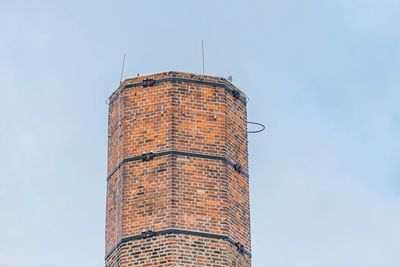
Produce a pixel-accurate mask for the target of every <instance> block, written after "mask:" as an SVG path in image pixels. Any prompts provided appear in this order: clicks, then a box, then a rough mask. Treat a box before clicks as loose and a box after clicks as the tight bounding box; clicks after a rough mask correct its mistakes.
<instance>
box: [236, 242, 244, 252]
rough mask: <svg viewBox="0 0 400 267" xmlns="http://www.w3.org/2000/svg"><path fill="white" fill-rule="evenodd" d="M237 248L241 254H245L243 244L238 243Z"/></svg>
mask: <svg viewBox="0 0 400 267" xmlns="http://www.w3.org/2000/svg"><path fill="white" fill-rule="evenodd" d="M235 246H236V247H237V249H238V250H239V252H240V253H242V254H243V253H244V246H243V245H242V244H240V243H239V242H236V244H235Z"/></svg>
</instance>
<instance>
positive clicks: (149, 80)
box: [143, 78, 156, 88]
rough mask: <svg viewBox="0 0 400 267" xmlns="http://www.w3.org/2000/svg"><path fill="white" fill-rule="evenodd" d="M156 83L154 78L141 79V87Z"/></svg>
mask: <svg viewBox="0 0 400 267" xmlns="http://www.w3.org/2000/svg"><path fill="white" fill-rule="evenodd" d="M155 83H156V81H155V80H154V79H149V78H146V79H144V80H143V88H145V87H148V86H153V85H154V84H155Z"/></svg>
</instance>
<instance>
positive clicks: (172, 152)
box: [107, 150, 249, 180]
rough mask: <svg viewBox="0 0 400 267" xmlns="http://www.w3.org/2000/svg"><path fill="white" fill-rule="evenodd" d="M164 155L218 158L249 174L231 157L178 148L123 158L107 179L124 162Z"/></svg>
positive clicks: (145, 159) (238, 170)
mask: <svg viewBox="0 0 400 267" xmlns="http://www.w3.org/2000/svg"><path fill="white" fill-rule="evenodd" d="M166 155H181V156H188V157H194V158H203V159H212V160H220V161H223V162H225V163H226V164H229V165H231V166H232V167H233V168H234V169H235V170H236V171H237V172H239V173H240V174H242V175H244V176H245V177H247V178H249V174H248V173H247V172H245V171H244V170H243V168H242V166H241V165H240V164H238V163H235V162H233V161H232V160H231V159H229V158H227V157H223V156H215V155H208V154H200V153H193V152H187V151H179V150H167V151H160V152H149V153H143V154H142V155H140V156H134V157H129V158H124V159H123V160H121V161H120V162H119V163H118V164H117V166H116V167H115V168H114V169H113V170H112V171H111V172H110V173H109V174H108V176H107V180H108V179H110V178H111V176H112V175H113V174H114V173H115V172H116V171H117V170H118V169H119V168H121V166H122V165H124V164H125V163H126V162H130V161H149V160H151V159H153V158H155V157H162V156H166Z"/></svg>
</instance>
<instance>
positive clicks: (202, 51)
mask: <svg viewBox="0 0 400 267" xmlns="http://www.w3.org/2000/svg"><path fill="white" fill-rule="evenodd" d="M201 53H202V56H203V75H204V41H203V40H201Z"/></svg>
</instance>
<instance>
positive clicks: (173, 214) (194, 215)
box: [106, 72, 251, 267]
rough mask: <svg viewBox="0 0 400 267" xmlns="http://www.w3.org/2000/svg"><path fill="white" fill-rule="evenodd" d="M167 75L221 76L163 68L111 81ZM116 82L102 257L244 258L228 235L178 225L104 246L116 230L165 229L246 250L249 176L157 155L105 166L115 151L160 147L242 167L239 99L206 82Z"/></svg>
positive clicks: (210, 262) (213, 261) (131, 260)
mask: <svg viewBox="0 0 400 267" xmlns="http://www.w3.org/2000/svg"><path fill="white" fill-rule="evenodd" d="M168 77H180V78H189V79H195V80H199V81H213V82H222V83H226V84H229V82H228V81H226V80H225V79H222V78H218V77H210V76H199V75H197V76H196V75H193V74H187V73H176V72H168V73H160V74H154V75H149V76H142V77H136V78H132V79H128V80H126V81H124V83H123V84H122V85H121V86H120V88H123V86H124V85H126V84H130V83H137V82H140V81H143V79H145V78H153V79H155V80H159V79H163V78H168ZM120 88H119V89H118V90H117V91H116V92H115V93H114V94H113V95H112V96H111V103H110V107H109V148H108V172H109V173H111V175H110V177H109V179H108V186H107V210H106V253H107V254H108V253H109V252H110V251H112V253H111V255H110V256H109V257H108V258H107V261H106V266H113V267H114V266H250V259H249V258H248V256H246V255H244V254H241V253H240V252H239V251H238V250H237V248H236V247H235V246H233V245H232V244H230V243H229V242H227V241H224V240H218V239H212V238H204V237H196V236H188V235H183V234H179V235H166V236H156V237H152V238H149V239H144V240H137V241H134V242H133V241H131V242H130V243H129V244H123V245H122V246H121V247H119V249H117V250H113V248H114V247H115V246H116V244H117V242H118V241H119V240H120V239H121V238H123V237H126V236H132V235H137V234H140V233H141V232H142V231H143V230H145V229H152V230H155V231H158V230H163V229H168V228H179V229H188V230H193V231H202V232H210V233H215V234H222V235H227V236H230V237H231V238H233V239H234V240H235V241H238V242H240V243H241V244H243V245H244V246H245V248H246V249H247V250H250V249H251V244H250V210H249V184H248V178H247V177H245V176H244V175H243V174H241V173H239V172H237V171H235V170H234V168H233V166H231V165H229V164H227V163H226V162H224V161H221V160H216V159H204V158H196V157H192V156H183V155H165V156H161V157H156V158H154V159H152V160H150V161H145V162H144V161H141V160H139V161H130V162H126V163H125V164H123V165H122V166H121V167H120V168H118V169H117V171H115V172H113V170H115V168H116V166H117V165H118V164H119V163H120V162H121V161H122V160H123V159H124V158H128V157H133V156H138V155H141V154H142V152H150V151H154V152H160V151H168V150H179V151H186V152H193V153H201V154H207V155H215V156H222V157H226V158H228V159H230V160H232V161H233V162H235V163H238V164H240V165H241V166H242V168H243V170H244V171H246V172H247V171H248V163H247V158H248V155H247V132H246V105H245V103H243V101H241V100H238V99H236V98H235V97H233V95H232V93H231V92H229V91H228V90H225V89H224V87H222V86H213V85H208V84H205V83H204V84H203V83H200V84H199V83H191V82H170V81H169V82H164V83H161V84H156V85H154V86H149V87H144V88H142V87H132V88H128V89H125V90H124V91H122V92H121V91H120ZM200 239H201V240H200ZM138 251H139V252H140V253H138ZM113 264H114V265H113ZM115 264H117V265H115Z"/></svg>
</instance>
